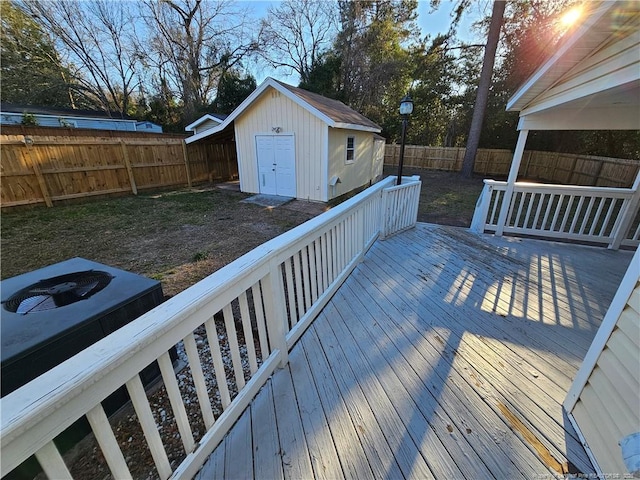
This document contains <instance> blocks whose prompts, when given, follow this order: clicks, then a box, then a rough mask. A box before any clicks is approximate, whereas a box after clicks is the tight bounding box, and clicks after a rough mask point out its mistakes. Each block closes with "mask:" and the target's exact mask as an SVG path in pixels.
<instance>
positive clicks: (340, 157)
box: [186, 78, 384, 202]
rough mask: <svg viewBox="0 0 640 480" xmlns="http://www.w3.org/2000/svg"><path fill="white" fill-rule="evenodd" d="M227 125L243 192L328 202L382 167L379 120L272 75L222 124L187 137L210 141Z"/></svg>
mask: <svg viewBox="0 0 640 480" xmlns="http://www.w3.org/2000/svg"><path fill="white" fill-rule="evenodd" d="M232 125H233V129H234V134H235V135H234V136H235V142H236V149H237V155H238V171H239V176H240V189H241V190H242V191H243V192H249V193H264V194H269V195H280V196H286V197H294V198H299V199H305V200H315V201H323V202H326V201H328V200H330V199H332V198H335V197H338V196H340V195H342V194H345V193H348V192H350V191H351V190H354V189H356V188H359V187H362V186H364V185H368V184H369V183H371V182H373V181H375V180H376V178H377V177H378V176H379V175H381V173H382V163H383V160H384V148H381V145H384V139H382V137H380V136H379V135H376V134H378V133H379V132H380V131H381V128H380V127H379V126H378V125H376V124H375V123H373V122H372V121H371V120H369V119H368V118H366V117H365V116H363V115H361V114H360V113H358V112H356V111H355V110H353V109H351V108H349V107H347V106H346V105H345V104H343V103H342V102H339V101H337V100H332V99H329V98H326V97H323V96H322V95H318V94H315V93H311V92H308V91H306V90H302V89H300V88H296V87H293V86H291V85H287V84H286V83H282V82H280V81H278V80H275V79H273V78H267V79H266V80H265V81H264V82H263V83H262V84H261V85H260V86H258V88H256V90H255V91H254V92H253V93H252V94H251V95H250V96H249V97H248V98H247V99H246V100H245V101H244V102H242V104H240V105H239V106H238V108H236V109H235V110H234V111H233V112H232V113H231V114H230V115H229V116H228V117H227V118H226V119H225V120H224V121H223V122H222V123H221V124H220V125H218V126H216V127H213V128H210V129H208V130H206V131H203V132H201V133H198V134H196V135H193V136H192V137H189V138H187V139H186V142H187V143H194V142H206V141H215V138H216V135H218V134H222V133H223V132H224V131H225V130H226V129H228V128H230V127H231V126H232Z"/></svg>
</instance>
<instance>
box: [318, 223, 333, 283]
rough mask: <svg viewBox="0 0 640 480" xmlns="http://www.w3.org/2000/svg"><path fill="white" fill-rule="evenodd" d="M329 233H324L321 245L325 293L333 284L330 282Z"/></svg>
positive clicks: (321, 237)
mask: <svg viewBox="0 0 640 480" xmlns="http://www.w3.org/2000/svg"><path fill="white" fill-rule="evenodd" d="M327 236H328V232H325V233H323V234H322V235H321V236H320V245H321V246H322V250H320V259H321V260H320V261H321V262H322V292H323V293H324V292H325V291H326V290H327V287H329V284H330V283H331V282H330V281H329V263H330V260H329V248H328V245H327V244H328V243H329V239H328V238H327Z"/></svg>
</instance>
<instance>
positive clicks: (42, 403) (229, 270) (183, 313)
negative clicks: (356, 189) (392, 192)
mask: <svg viewBox="0 0 640 480" xmlns="http://www.w3.org/2000/svg"><path fill="white" fill-rule="evenodd" d="M394 180H395V177H388V178H386V179H384V180H382V181H380V182H378V183H377V184H375V185H373V186H372V187H370V188H368V189H367V190H365V191H363V192H361V193H359V194H357V195H356V196H354V197H353V198H351V199H349V200H347V201H345V202H343V203H341V204H340V205H338V206H336V207H334V208H332V209H331V210H329V211H328V212H326V213H324V214H322V215H319V216H317V217H315V218H312V219H311V220H308V221H307V222H305V223H304V224H302V225H299V226H298V227H296V228H294V229H292V230H289V231H288V232H285V233H283V234H282V235H280V236H278V237H276V238H274V239H272V240H269V241H268V242H266V243H264V244H262V245H260V246H259V247H257V248H255V249H254V250H252V251H250V252H248V253H246V254H245V255H243V256H242V257H240V258H238V259H237V260H235V261H234V262H232V263H230V264H228V265H226V266H224V267H222V268H221V269H220V270H218V271H216V272H214V273H213V274H211V275H209V276H208V277H206V278H205V279H203V280H201V281H200V282H198V283H196V284H195V285H193V286H191V287H189V288H188V289H186V290H185V291H183V292H181V293H179V294H178V295H176V296H175V297H173V298H171V299H169V300H168V301H166V302H165V303H163V304H161V305H159V306H158V307H156V308H154V309H153V310H151V311H149V312H147V313H145V314H144V315H142V316H141V317H139V318H138V319H136V321H135V322H132V323H129V324H127V325H125V326H124V327H122V328H120V329H119V330H117V331H116V332H114V333H112V334H111V335H109V336H108V337H106V338H104V339H102V340H100V341H99V342H97V343H95V344H94V345H92V346H91V347H89V348H88V349H86V350H84V351H82V352H80V353H79V354H78V355H76V356H75V357H72V358H71V359H69V360H67V361H66V362H64V363H63V364H61V365H58V366H57V367H55V368H53V369H52V370H49V371H48V372H46V373H45V374H43V375H42V376H40V377H38V381H37V382H30V383H28V384H26V385H24V386H23V387H21V388H19V389H18V390H16V391H14V392H12V393H10V394H9V395H7V396H5V397H3V398H2V399H0V412H1V418H0V437H1V443H0V446H2V447H4V446H5V445H7V444H9V443H11V442H12V441H14V440H15V438H16V437H18V436H20V435H21V434H22V433H23V432H25V431H28V430H30V429H32V428H34V426H36V425H37V424H38V422H40V421H42V420H43V419H46V418H47V416H49V415H51V414H52V413H53V412H54V411H56V410H59V409H60V407H61V406H63V405H69V409H70V410H69V411H73V410H74V408H75V407H78V408H81V407H80V406H79V405H75V407H73V406H72V404H74V402H76V401H77V399H78V398H79V397H80V395H81V394H83V392H85V391H86V390H89V389H90V388H91V389H92V394H91V399H94V397H95V398H97V400H96V402H98V401H101V400H102V398H104V396H106V395H108V394H110V393H111V390H109V391H108V389H109V386H107V385H105V386H103V387H102V386H101V387H99V388H98V386H97V384H99V383H100V380H101V379H103V378H105V377H107V376H115V377H117V382H115V383H119V385H117V387H119V386H120V385H122V383H124V382H126V381H127V380H128V378H125V379H124V380H123V379H122V378H120V377H121V376H124V375H126V374H127V372H124V371H123V369H122V368H121V367H122V366H123V365H124V364H125V363H128V362H129V361H131V359H132V358H133V357H138V356H144V357H145V358H146V357H147V356H148V357H149V362H151V361H153V360H155V358H157V357H154V355H155V353H158V354H160V353H162V352H164V351H166V350H167V349H168V348H170V347H171V346H172V345H173V344H174V343H175V339H176V338H182V336H180V335H182V332H183V330H184V335H186V334H187V333H188V332H189V331H190V330H189V329H190V328H192V327H191V326H190V325H191V324H192V323H194V322H196V321H202V322H204V321H205V320H206V318H199V317H201V316H202V314H201V313H202V312H203V311H211V309H210V308H205V307H210V306H211V305H212V302H215V305H216V308H217V305H218V304H220V308H222V306H224V304H225V303H226V302H228V301H231V300H232V299H233V298H232V295H231V294H230V293H228V294H227V293H225V292H231V291H232V290H233V291H235V290H234V289H236V287H240V286H242V287H243V288H249V287H250V286H251V285H253V284H254V283H255V282H256V281H258V280H259V279H260V276H261V275H262V274H263V273H264V272H266V269H268V268H269V262H271V261H273V259H274V258H276V259H278V258H279V257H280V256H281V255H284V254H285V253H286V252H289V251H291V249H292V247H294V246H295V244H297V243H300V242H302V241H305V239H307V238H309V237H311V236H313V235H315V234H316V233H318V232H321V231H322V229H323V228H327V226H328V225H332V224H334V223H336V222H337V221H339V220H340V218H341V217H343V216H344V215H348V214H349V212H350V211H352V210H353V209H354V208H357V207H358V206H360V205H361V204H363V203H365V202H367V201H368V200H369V199H371V198H372V197H374V196H376V195H377V194H379V193H380V192H381V191H382V190H383V189H385V188H388V187H390V186H392V185H393V184H394ZM254 277H257V278H254ZM236 293H237V292H236ZM230 295H231V296H230ZM227 297H229V298H227ZM199 313H200V314H199ZM190 317H193V321H189V322H185V320H186V319H188V318H190ZM151 344H154V347H153V349H152V350H153V352H151V351H149V352H143V350H147V349H148V347H149V346H150V345H151ZM156 350H157V352H156ZM152 357H153V358H152ZM88 365H90V366H91V367H90V368H87V366H88ZM121 380H123V382H121ZM114 381H115V379H114ZM109 383H111V382H109ZM103 390H104V391H103ZM100 397H102V398H100Z"/></svg>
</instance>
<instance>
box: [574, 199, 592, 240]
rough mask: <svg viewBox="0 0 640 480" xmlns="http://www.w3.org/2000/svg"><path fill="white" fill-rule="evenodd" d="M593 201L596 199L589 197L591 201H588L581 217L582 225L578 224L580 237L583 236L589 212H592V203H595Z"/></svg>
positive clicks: (589, 215)
mask: <svg viewBox="0 0 640 480" xmlns="http://www.w3.org/2000/svg"><path fill="white" fill-rule="evenodd" d="M595 199H596V197H594V196H591V199H590V200H589V204H588V205H587V208H586V210H585V212H584V215H583V217H582V223H581V224H580V231H579V232H578V233H579V234H580V235H582V234H584V229H585V228H587V225H588V223H589V217H591V211H592V210H593V202H594V201H595Z"/></svg>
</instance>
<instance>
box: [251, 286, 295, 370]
mask: <svg viewBox="0 0 640 480" xmlns="http://www.w3.org/2000/svg"><path fill="white" fill-rule="evenodd" d="M251 293H252V296H253V308H254V310H255V313H256V323H257V324H258V338H259V339H260V352H261V353H262V361H263V362H264V361H265V360H267V358H268V357H269V340H268V338H267V330H266V329H267V324H266V320H265V318H264V309H263V307H262V291H261V288H260V282H258V283H256V284H254V285H253V286H252V287H251ZM301 295H302V294H301Z"/></svg>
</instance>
